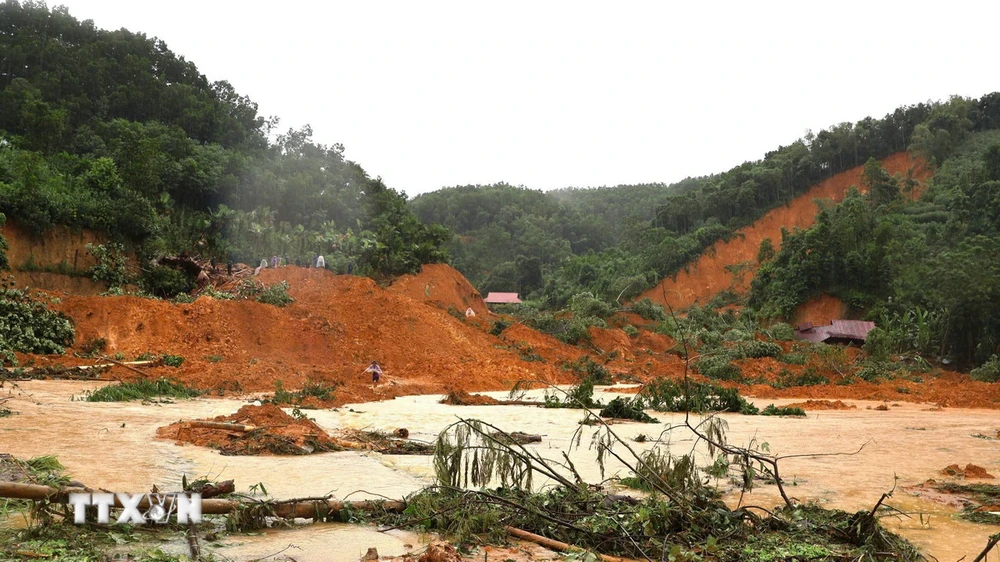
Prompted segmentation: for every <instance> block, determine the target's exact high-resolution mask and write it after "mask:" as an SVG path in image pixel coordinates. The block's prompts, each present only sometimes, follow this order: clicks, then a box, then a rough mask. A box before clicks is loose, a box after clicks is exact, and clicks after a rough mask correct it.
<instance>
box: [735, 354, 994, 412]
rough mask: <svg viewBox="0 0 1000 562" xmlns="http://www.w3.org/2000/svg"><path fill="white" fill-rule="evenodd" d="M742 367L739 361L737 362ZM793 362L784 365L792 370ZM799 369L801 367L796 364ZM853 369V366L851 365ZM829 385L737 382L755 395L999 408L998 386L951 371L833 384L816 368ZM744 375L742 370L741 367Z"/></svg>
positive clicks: (830, 375) (835, 379) (835, 377)
mask: <svg viewBox="0 0 1000 562" xmlns="http://www.w3.org/2000/svg"><path fill="white" fill-rule="evenodd" d="M739 364H740V365H741V366H742V365H743V363H742V362H739ZM792 367H795V366H793V365H786V366H784V368H788V369H789V370H791V371H793V372H794V370H793V369H792ZM799 368H800V369H801V367H799ZM852 370H853V368H852ZM820 374H822V375H823V376H826V377H827V378H829V379H830V381H831V383H833V384H822V385H816V386H794V387H789V388H782V389H778V388H774V387H772V386H770V385H767V384H755V385H750V386H747V385H741V386H740V387H739V388H740V392H741V393H742V394H743V395H745V396H751V397H756V398H808V399H836V400H875V401H892V402H914V403H925V404H929V405H934V406H935V407H934V408H929V409H930V410H932V411H937V410H940V409H941V408H947V407H953V408H991V409H1000V388H997V387H998V386H1000V385H997V384H996V383H985V382H976V381H973V380H971V379H970V378H969V375H967V374H962V373H956V372H954V371H942V372H940V373H935V374H927V375H922V377H923V379H924V382H922V383H916V382H912V381H907V380H893V381H885V382H882V383H879V384H876V383H870V382H867V381H863V380H855V381H854V382H852V383H851V384H846V385H841V384H836V383H837V382H839V381H841V380H842V379H843V377H842V376H840V375H838V374H837V373H835V372H832V371H820ZM744 375H746V370H745V369H744Z"/></svg>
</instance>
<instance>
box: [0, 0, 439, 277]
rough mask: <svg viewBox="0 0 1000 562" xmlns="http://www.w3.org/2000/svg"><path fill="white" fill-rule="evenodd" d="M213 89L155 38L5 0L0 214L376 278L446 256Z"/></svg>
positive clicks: (161, 249) (344, 177) (346, 177)
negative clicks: (320, 263) (313, 262)
mask: <svg viewBox="0 0 1000 562" xmlns="http://www.w3.org/2000/svg"><path fill="white" fill-rule="evenodd" d="M276 126H277V119H274V118H272V119H265V118H263V117H262V116H260V115H258V113H257V105H256V104H255V103H253V102H252V101H251V100H250V99H249V98H247V97H246V96H243V95H240V94H239V93H238V92H236V91H235V90H234V89H233V87H232V85H230V84H229V83H227V82H225V81H217V82H210V81H209V80H208V79H207V78H206V77H205V76H204V75H202V74H201V73H200V72H199V71H198V68H197V67H196V66H195V65H194V64H193V63H192V62H189V61H186V60H184V58H183V57H178V56H176V55H175V54H174V53H172V52H171V51H170V49H169V48H168V47H167V44H166V43H165V42H164V41H162V40H160V39H157V38H148V37H146V36H145V35H143V34H141V33H132V32H129V31H127V30H118V31H106V30H102V29H97V28H96V27H95V26H94V24H93V22H91V21H85V22H80V21H77V20H76V19H75V18H73V17H72V16H71V15H70V14H69V13H68V11H67V10H66V9H65V8H64V7H58V8H54V9H51V10H50V9H48V8H47V6H46V5H45V4H44V3H40V2H32V1H27V2H23V3H21V2H18V1H16V0H6V1H5V2H4V3H2V4H0V211H2V212H4V213H6V214H7V215H8V216H9V217H11V218H12V219H13V220H16V221H18V222H19V223H23V224H24V225H27V226H30V227H31V228H33V229H34V230H35V231H36V232H38V233H40V232H42V231H44V230H46V229H47V228H49V227H51V226H52V225H55V224H62V225H68V226H71V227H78V228H93V229H98V230H102V231H106V232H108V233H109V234H111V235H112V236H113V237H115V238H118V239H120V240H122V241H126V242H130V243H132V244H133V245H135V246H137V248H138V249H140V250H141V251H142V252H143V253H146V254H149V255H153V254H162V253H172V252H182V251H194V250H195V249H197V251H199V252H201V253H203V254H209V255H211V256H212V257H216V258H218V259H223V260H226V259H234V260H243V261H248V262H255V261H256V260H259V259H260V258H261V257H265V256H271V255H281V256H289V258H290V259H298V260H302V261H307V260H309V259H311V257H312V255H313V253H317V252H318V253H323V254H326V255H328V262H331V263H332V264H335V266H336V267H340V268H343V269H346V268H347V266H348V265H349V264H352V263H353V264H354V265H355V266H356V268H357V271H359V272H364V273H368V274H374V275H388V274H397V273H403V272H408V271H414V270H416V269H418V268H419V267H420V264H421V263H428V262H436V261H442V260H445V259H446V255H445V253H444V250H443V245H444V244H445V243H446V242H447V241H448V239H449V238H450V235H449V233H448V231H447V230H445V229H443V228H442V227H427V226H425V225H424V224H423V223H421V222H420V221H419V220H417V219H416V217H415V216H414V215H413V213H412V212H411V211H410V209H409V207H408V205H407V204H406V198H405V196H403V195H402V194H400V193H399V192H397V191H395V190H393V189H389V188H387V187H386V186H385V185H384V184H383V183H382V182H381V180H379V179H372V178H371V177H369V176H368V174H367V173H366V172H365V171H364V170H363V169H362V168H361V167H360V166H358V165H357V164H355V163H354V162H351V161H349V160H346V159H345V158H344V147H343V146H340V145H334V146H323V145H319V144H316V143H314V142H313V141H312V139H311V136H312V130H311V129H310V128H309V127H308V126H306V127H303V128H302V129H299V130H289V131H288V132H287V133H286V134H284V135H279V136H278V137H277V140H276V141H275V142H270V141H269V134H270V132H271V131H272V130H273V129H274V127H276Z"/></svg>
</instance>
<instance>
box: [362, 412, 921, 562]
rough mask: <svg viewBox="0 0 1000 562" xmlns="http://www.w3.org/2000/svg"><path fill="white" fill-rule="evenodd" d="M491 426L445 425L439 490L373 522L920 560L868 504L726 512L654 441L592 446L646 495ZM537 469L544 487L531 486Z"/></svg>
mask: <svg viewBox="0 0 1000 562" xmlns="http://www.w3.org/2000/svg"><path fill="white" fill-rule="evenodd" d="M696 423H697V425H696V426H692V427H696V428H698V429H696V435H698V436H699V440H700V439H705V440H707V441H708V445H709V452H710V455H711V456H713V457H733V458H735V462H736V463H742V462H743V461H742V460H741V459H740V458H739V457H740V454H739V451H740V450H738V449H734V448H732V447H730V446H728V445H725V423H724V421H722V420H721V419H719V418H714V417H710V418H706V419H705V420H703V421H701V422H696ZM582 431H584V430H581V432H582ZM497 432H498V429H497V428H496V427H495V426H492V425H490V424H488V423H485V422H481V421H477V420H460V421H459V422H456V423H455V424H452V425H451V426H449V427H448V428H446V429H445V430H444V431H442V432H441V434H440V436H439V438H438V442H437V449H436V451H435V455H434V469H435V475H436V477H437V485H435V486H431V487H428V488H426V489H424V490H421V491H419V492H417V493H415V494H413V495H411V496H409V497H408V498H406V503H407V508H406V510H405V511H404V512H403V513H402V514H392V513H384V514H382V513H378V514H372V515H370V517H371V518H373V519H374V520H376V521H377V522H379V523H380V524H383V525H390V526H393V527H407V528H411V529H417V530H421V531H426V532H437V533H441V534H443V535H444V536H446V537H447V538H449V539H451V540H454V541H455V542H457V543H459V544H460V545H466V546H471V545H482V544H497V543H505V542H507V540H508V533H509V532H512V531H510V529H514V530H522V531H527V532H529V533H535V534H541V535H543V536H545V537H547V538H550V539H554V540H556V541H560V542H563V543H566V544H569V545H573V546H574V547H577V548H579V549H582V550H585V551H586V552H588V553H590V554H588V555H587V556H594V555H597V554H600V555H612V556H627V557H632V558H646V559H651V558H650V557H652V556H655V557H656V558H659V557H660V553H662V554H664V555H669V556H670V558H671V559H672V560H692V561H693V560H703V559H706V558H705V555H706V554H710V555H711V559H719V560H760V561H770V560H778V559H785V558H776V557H775V553H782V554H783V555H788V556H811V555H817V556H826V557H830V556H832V557H836V558H844V559H858V558H862V559H863V558H866V557H868V558H871V559H881V558H882V557H883V556H891V557H893V558H894V559H897V560H907V561H910V560H913V561H915V560H919V559H920V558H919V554H918V553H917V551H916V549H915V548H914V547H913V546H912V545H910V544H909V543H907V542H906V541H905V540H903V539H901V538H900V537H898V536H896V535H894V534H893V533H890V532H888V531H886V530H885V529H883V528H882V527H881V526H880V525H879V523H878V519H877V518H876V517H875V516H874V515H873V514H872V513H869V512H868V511H862V512H859V513H856V514H848V513H845V512H841V511H832V510H824V509H822V508H819V507H813V506H797V505H793V504H791V503H790V502H788V504H787V505H786V506H784V507H781V508H778V509H776V510H774V511H773V512H771V511H766V510H764V513H763V514H758V513H757V512H755V511H752V510H751V509H748V508H742V509H736V510H732V509H730V508H729V507H727V506H726V505H725V504H724V503H723V502H722V501H720V500H719V499H718V498H719V492H718V490H717V489H715V488H713V487H709V486H707V485H706V481H705V480H703V478H701V476H700V475H699V470H698V469H697V467H696V466H695V463H694V461H693V458H692V457H691V456H687V455H683V456H673V455H670V454H669V452H666V451H665V450H664V449H661V448H658V447H654V448H653V449H651V450H649V451H646V452H644V453H642V454H638V453H636V452H635V451H634V450H632V449H631V447H629V446H628V445H627V444H626V443H625V442H624V441H621V440H620V439H619V438H618V436H617V435H615V434H614V433H613V432H612V431H611V429H610V427H608V426H607V425H603V424H602V427H601V428H598V429H597V430H596V431H595V433H594V436H593V437H592V440H591V445H590V447H591V448H593V449H594V450H595V451H596V454H597V460H598V463H599V464H600V466H601V467H602V473H603V469H604V466H605V465H604V463H605V461H606V460H608V459H609V458H611V457H612V456H613V457H614V458H616V459H618V460H619V461H620V462H621V463H622V464H624V465H625V467H626V469H628V470H629V471H631V474H630V475H629V476H627V477H626V478H624V479H622V480H623V483H626V484H627V485H629V486H633V487H636V488H639V489H644V490H648V491H649V495H648V496H647V497H645V498H641V499H640V498H634V497H629V496H621V495H614V494H609V493H607V492H606V491H604V490H603V489H602V488H601V487H600V486H592V485H588V484H587V483H586V482H585V481H583V479H582V478H581V477H580V475H579V474H578V473H577V472H576V470H575V468H574V467H573V465H572V463H570V462H569V460H568V458H569V457H568V455H566V452H565V451H564V452H563V460H555V459H549V458H545V457H543V456H542V455H543V454H544V452H543V451H542V450H540V449H532V448H525V447H523V446H521V445H519V444H517V443H516V442H513V441H510V440H505V439H498V438H497V437H496V435H497ZM578 435H579V436H578V437H577V438H576V439H575V441H576V443H577V444H576V446H577V447H579V446H580V445H579V441H580V440H581V437H582V433H579V434H578ZM744 452H745V453H746V454H749V455H751V456H753V457H758V458H762V457H759V455H758V454H757V453H751V452H750V451H749V450H744ZM737 468H740V467H737ZM742 468H744V469H745V468H746V467H742ZM727 470H728V469H727ZM536 475H537V476H540V477H545V478H547V479H549V480H551V481H552V484H551V485H547V486H545V487H543V488H541V489H540V490H538V489H536V488H535V486H534V484H533V482H534V477H535V476H536ZM751 482H752V478H751ZM778 485H779V486H780V484H778ZM588 559H589V558H588Z"/></svg>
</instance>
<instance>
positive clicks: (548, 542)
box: [504, 526, 632, 562]
mask: <svg viewBox="0 0 1000 562" xmlns="http://www.w3.org/2000/svg"><path fill="white" fill-rule="evenodd" d="M504 529H505V530H506V531H507V534H508V535H510V536H512V537H515V538H519V539H521V540H525V541H530V542H533V543H535V544H538V545H541V546H544V547H545V548H551V549H552V550H555V551H558V552H590V551H588V550H586V549H583V548H580V547H578V546H573V545H571V544H567V543H564V542H560V541H557V540H555V539H550V538H548V537H543V536H541V535H536V534H535V533H530V532H528V531H525V530H524V529H518V528H517V527H509V526H508V527H504ZM593 554H594V555H596V556H597V558H598V559H599V560H603V561H604V562H632V561H631V560H630V559H629V558H618V557H617V556H608V555H607V554H597V553H593Z"/></svg>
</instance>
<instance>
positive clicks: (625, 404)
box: [601, 396, 660, 423]
mask: <svg viewBox="0 0 1000 562" xmlns="http://www.w3.org/2000/svg"><path fill="white" fill-rule="evenodd" d="M601 417H602V418H616V419H623V420H634V421H637V422H642V423H659V422H660V420H658V419H656V418H654V417H653V416H651V415H649V414H647V413H646V412H644V411H643V400H642V399H641V398H638V397H637V398H633V399H631V400H626V399H625V398H622V397H621V396H618V397H616V398H615V399H614V400H612V401H611V402H609V403H608V405H607V406H605V407H604V408H602V409H601Z"/></svg>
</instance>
